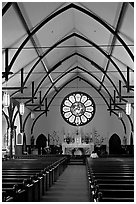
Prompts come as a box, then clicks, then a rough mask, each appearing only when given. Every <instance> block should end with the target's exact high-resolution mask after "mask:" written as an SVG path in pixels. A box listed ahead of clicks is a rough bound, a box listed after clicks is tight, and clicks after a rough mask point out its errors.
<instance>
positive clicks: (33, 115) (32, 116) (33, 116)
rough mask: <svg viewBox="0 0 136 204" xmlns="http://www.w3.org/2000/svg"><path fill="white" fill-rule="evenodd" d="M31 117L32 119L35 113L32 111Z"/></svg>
mask: <svg viewBox="0 0 136 204" xmlns="http://www.w3.org/2000/svg"><path fill="white" fill-rule="evenodd" d="M31 119H32V120H34V119H35V114H34V112H33V111H32V112H31Z"/></svg>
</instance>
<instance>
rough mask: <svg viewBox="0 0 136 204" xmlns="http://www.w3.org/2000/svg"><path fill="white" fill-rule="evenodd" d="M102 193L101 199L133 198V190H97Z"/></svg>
mask: <svg viewBox="0 0 136 204" xmlns="http://www.w3.org/2000/svg"><path fill="white" fill-rule="evenodd" d="M99 191H100V192H102V195H103V197H107V198H108V197H116V198H133V197H134V190H124V189H105V188H104V189H103V188H99Z"/></svg>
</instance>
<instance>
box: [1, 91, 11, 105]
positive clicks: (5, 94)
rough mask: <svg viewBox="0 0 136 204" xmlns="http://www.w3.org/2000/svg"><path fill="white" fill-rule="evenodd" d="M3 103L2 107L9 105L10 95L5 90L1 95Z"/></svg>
mask: <svg viewBox="0 0 136 204" xmlns="http://www.w3.org/2000/svg"><path fill="white" fill-rule="evenodd" d="M3 105H4V107H9V105H10V95H9V94H8V93H7V92H5V93H4V95H3Z"/></svg>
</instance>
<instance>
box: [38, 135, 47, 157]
mask: <svg viewBox="0 0 136 204" xmlns="http://www.w3.org/2000/svg"><path fill="white" fill-rule="evenodd" d="M36 146H37V148H38V154H44V148H45V147H46V146H47V138H46V136H45V135H43V134H40V135H39V136H38V137H37V140H36Z"/></svg>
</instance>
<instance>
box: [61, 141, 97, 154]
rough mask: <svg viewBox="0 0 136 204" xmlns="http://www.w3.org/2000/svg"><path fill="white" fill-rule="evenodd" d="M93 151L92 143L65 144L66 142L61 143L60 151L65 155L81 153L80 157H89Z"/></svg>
mask: <svg viewBox="0 0 136 204" xmlns="http://www.w3.org/2000/svg"><path fill="white" fill-rule="evenodd" d="M93 150H94V143H88V144H86V143H76V142H75V143H69V144H67V143H66V142H64V143H62V151H63V154H67V155H73V154H74V152H75V153H76V152H78V154H80V153H79V151H80V152H81V154H80V155H90V154H91V153H92V151H93Z"/></svg>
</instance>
